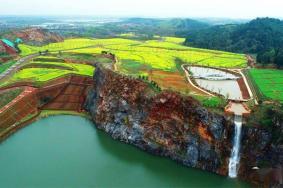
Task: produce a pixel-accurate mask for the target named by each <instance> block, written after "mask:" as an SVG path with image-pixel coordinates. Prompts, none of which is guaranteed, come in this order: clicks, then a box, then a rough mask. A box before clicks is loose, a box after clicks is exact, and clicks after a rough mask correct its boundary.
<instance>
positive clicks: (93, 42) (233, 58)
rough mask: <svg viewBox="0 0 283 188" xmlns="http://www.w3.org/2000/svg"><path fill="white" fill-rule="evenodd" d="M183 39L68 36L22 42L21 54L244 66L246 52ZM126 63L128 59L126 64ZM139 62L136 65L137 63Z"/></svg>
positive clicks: (168, 67)
mask: <svg viewBox="0 0 283 188" xmlns="http://www.w3.org/2000/svg"><path fill="white" fill-rule="evenodd" d="M182 40H183V39H179V38H173V37H165V38H164V39H163V40H149V41H136V40H129V39H121V38H112V39H68V40H65V41H64V42H61V43H53V44H49V45H46V46H43V47H33V46H27V45H20V48H21V50H22V55H27V54H30V53H36V52H38V51H44V50H49V51H58V50H61V51H64V50H65V51H66V50H67V51H71V52H76V53H86V54H95V53H100V52H101V51H108V52H111V53H113V54H115V55H116V56H117V57H118V60H119V64H118V67H119V68H120V69H121V71H122V72H124V73H128V74H131V72H130V71H127V68H128V66H130V67H131V66H132V65H129V63H128V62H129V61H132V62H134V63H135V64H138V65H145V66H147V67H149V68H150V69H156V70H164V71H173V72H174V71H175V70H176V64H175V60H176V59H177V58H178V59H180V60H181V61H183V62H184V63H192V64H198V65H207V66H214V67H227V68H232V67H245V66H246V58H245V56H244V55H243V54H234V53H228V52H222V51H215V50H205V49H198V48H190V47H186V46H183V45H181V44H179V43H180V42H181V41H182ZM124 62H126V63H125V64H124ZM138 65H137V66H138Z"/></svg>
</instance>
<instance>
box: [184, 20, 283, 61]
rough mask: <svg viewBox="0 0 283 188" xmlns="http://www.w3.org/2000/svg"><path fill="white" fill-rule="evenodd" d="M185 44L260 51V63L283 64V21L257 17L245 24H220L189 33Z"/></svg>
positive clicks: (253, 51) (242, 51) (250, 51)
mask: <svg viewBox="0 0 283 188" xmlns="http://www.w3.org/2000/svg"><path fill="white" fill-rule="evenodd" d="M185 45H188V46H194V47H200V48H208V49H217V50H226V51H231V52H240V53H252V54H257V61H258V62H260V63H273V64H277V65H278V66H282V65H283V21H281V20H279V19H273V18H257V19H255V20H252V21H250V22H248V23H246V24H240V25H237V24H232V25H231V24H230V25H220V26H214V27H210V28H205V29H200V30H197V31H195V30H193V31H189V32H188V33H187V39H186V42H185Z"/></svg>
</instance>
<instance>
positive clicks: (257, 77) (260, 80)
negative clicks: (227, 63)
mask: <svg viewBox="0 0 283 188" xmlns="http://www.w3.org/2000/svg"><path fill="white" fill-rule="evenodd" d="M249 75H250V77H251V79H252V81H253V83H254V84H255V85H256V89H257V90H258V92H259V94H260V95H261V97H262V99H263V100H270V99H271V100H278V101H280V102H283V70H275V69H251V70H250V71H249Z"/></svg>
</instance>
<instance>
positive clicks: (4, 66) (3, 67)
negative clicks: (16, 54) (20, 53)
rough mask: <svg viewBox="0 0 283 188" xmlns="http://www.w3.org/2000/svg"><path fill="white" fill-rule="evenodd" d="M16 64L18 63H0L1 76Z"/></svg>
mask: <svg viewBox="0 0 283 188" xmlns="http://www.w3.org/2000/svg"><path fill="white" fill-rule="evenodd" d="M15 63H16V61H9V62H7V63H0V74H1V73H3V72H5V71H6V70H7V69H9V68H10V67H11V66H13V65H14V64H15Z"/></svg>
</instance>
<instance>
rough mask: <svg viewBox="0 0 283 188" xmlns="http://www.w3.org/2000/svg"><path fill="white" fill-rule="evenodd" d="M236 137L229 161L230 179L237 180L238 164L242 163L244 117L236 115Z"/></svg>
mask: <svg viewBox="0 0 283 188" xmlns="http://www.w3.org/2000/svg"><path fill="white" fill-rule="evenodd" d="M234 123H235V135H234V139H233V149H232V153H231V157H230V160H229V177H231V178H236V177H237V172H238V164H239V162H240V144H241V143H240V141H241V130H242V115H235V117H234Z"/></svg>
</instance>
